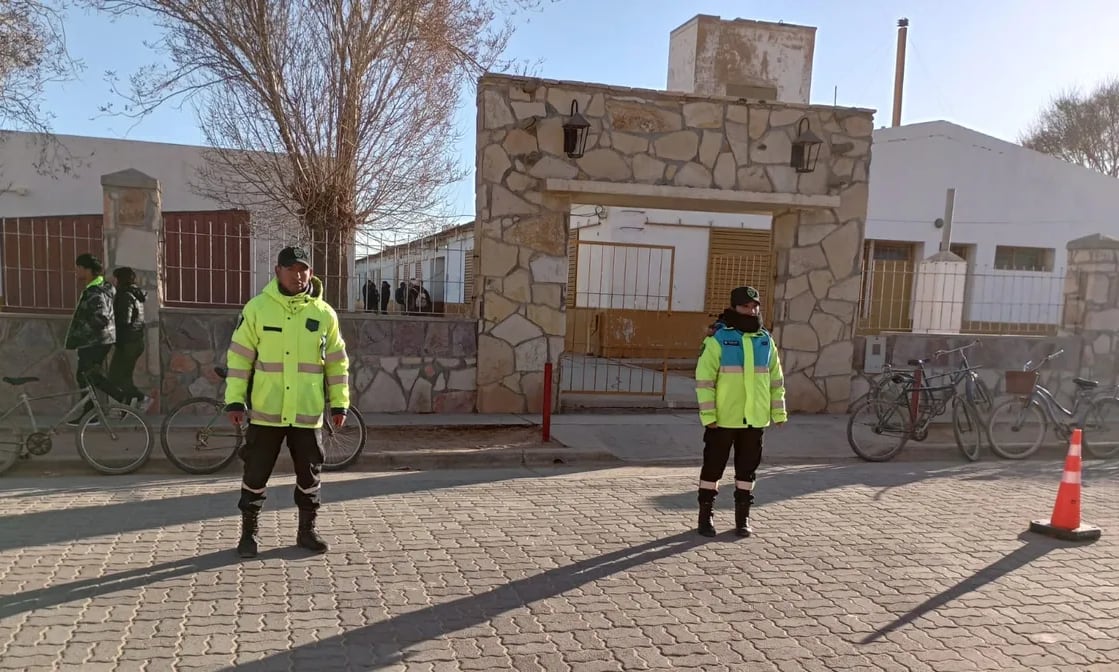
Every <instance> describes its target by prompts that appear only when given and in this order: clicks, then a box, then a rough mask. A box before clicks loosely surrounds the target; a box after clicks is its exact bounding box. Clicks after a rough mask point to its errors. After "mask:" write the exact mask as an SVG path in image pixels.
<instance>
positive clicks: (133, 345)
mask: <svg viewBox="0 0 1119 672" xmlns="http://www.w3.org/2000/svg"><path fill="white" fill-rule="evenodd" d="M143 354H144V341H143V339H140V340H135V341H124V342H119V341H118V342H117V344H116V346H115V347H114V348H113V359H112V361H111V362H110V363H109V382H111V383H112V384H113V386H114V387H115V388H116V389H117V390H119V391H120V393H121V395H122V396H124V397H127V399H121V401H123V402H125V403H128V402H130V401H133V400H137V399H143V398H144V393H143V392H141V391H140V389H139V388H137V387H136V385H135V384H134V383H133V382H132V376H133V373H135V371H136V362H137V361H138V360H139V359H140V356H141V355H143Z"/></svg>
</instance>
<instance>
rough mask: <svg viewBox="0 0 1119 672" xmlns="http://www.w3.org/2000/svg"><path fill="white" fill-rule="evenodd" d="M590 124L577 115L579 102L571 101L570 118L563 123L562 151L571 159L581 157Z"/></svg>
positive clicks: (584, 118)
mask: <svg viewBox="0 0 1119 672" xmlns="http://www.w3.org/2000/svg"><path fill="white" fill-rule="evenodd" d="M590 128H591V122H589V121H587V119H586V117H584V116H583V115H581V114H579V101H577V100H573V101H571V116H570V117H569V118H568V120H567V121H565V122H563V151H564V152H566V153H567V155H568V156H569V157H571V158H573V159H577V158H579V157H581V156H583V150H585V149H586V148H587V135H588V131H590Z"/></svg>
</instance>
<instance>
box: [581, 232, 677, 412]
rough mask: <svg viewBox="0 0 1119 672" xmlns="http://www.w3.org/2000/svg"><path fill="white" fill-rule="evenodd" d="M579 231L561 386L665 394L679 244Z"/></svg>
mask: <svg viewBox="0 0 1119 672" xmlns="http://www.w3.org/2000/svg"><path fill="white" fill-rule="evenodd" d="M572 234H573V235H572V240H571V243H570V245H569V249H568V263H569V264H570V268H569V272H568V288H567V337H566V342H565V347H564V355H563V357H562V358H561V360H560V392H561V393H563V394H594V395H607V394H620V395H641V396H655V397H660V398H661V399H664V398H665V394H666V389H667V382H668V358H667V353H668V345H669V343H668V340H667V339H666V338H665V337H664V335H663V329H658V325H662V326H663V322H664V320H665V319H667V318H668V317H669V316H670V315H671V313H672V285H673V277H674V275H675V270H676V248H675V247H673V246H671V245H638V244H632V243H610V242H595V241H585V240H578V238H577V237H576V235H575V234H576V232H575V231H573V232H572Z"/></svg>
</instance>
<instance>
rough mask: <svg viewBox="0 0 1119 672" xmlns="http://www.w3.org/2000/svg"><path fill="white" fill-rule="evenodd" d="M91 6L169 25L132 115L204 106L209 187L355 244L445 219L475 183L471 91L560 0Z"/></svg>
mask: <svg viewBox="0 0 1119 672" xmlns="http://www.w3.org/2000/svg"><path fill="white" fill-rule="evenodd" d="M83 1H84V2H86V3H87V4H90V5H92V6H94V7H97V8H99V9H101V10H104V11H107V12H112V13H114V14H123V13H130V12H141V13H146V14H147V15H149V16H152V17H153V18H154V20H155V22H156V24H157V25H158V26H159V27H160V28H161V29H162V30H163V32H164V38H163V40H162V41H161V42H160V43H159V44H157V45H154V46H155V48H156V49H157V51H159V52H162V53H163V54H164V55H165V56H166V57H167V64H166V65H165V66H162V67H157V66H152V67H149V68H144V69H141V70H139V71H137V72H136V73H134V74H133V75H132V77H131V78H130V82H129V83H130V87H129V90H128V93H127V96H126V106H125V108H124V110H123V111H122V112H121V114H124V115H131V116H137V117H143V116H144V115H147V114H149V113H150V112H151V111H153V110H155V109H156V108H158V107H159V106H161V105H164V104H166V103H167V102H169V101H172V100H176V99H179V100H180V101H182V102H189V103H190V104H192V105H194V107H195V109H196V111H197V114H198V121H199V125H200V127H201V130H202V133H203V136H204V138H205V140H206V142H207V144H208V145H210V146H212V147H213V149H212V150H211V151H209V152H207V161H206V164H207V165H206V167H205V168H204V169H202V170H201V171H200V173H199V175H198V179H197V180H196V183H195V187H196V189H197V190H198V191H200V192H201V193H202V194H204V195H207V196H209V197H210V198H213V199H215V200H217V201H219V202H223V203H225V204H227V205H229V206H232V207H241V208H246V209H250V210H252V211H253V212H254V219H255V220H257V222H258V223H259V222H260V220H261V219H264V220H266V221H268V222H270V223H280V222H285V221H286V222H290V221H296V222H298V223H299V224H300V225H302V226H303V227H304V228H305V229H306V230H307V231H308V232H310V233H312V234H329V235H330V236H334V237H335V238H336V239H337V243H338V244H339V245H348V244H349V243H350V242H352V240H353V238H354V235H355V234H356V233H357V232H358V231H359V230H386V229H394V228H406V227H409V226H413V225H417V224H420V223H422V222H423V223H426V222H428V221H430V219H429V218H428V217H427V216H426V215H425V214H420V213H430V212H432V211H435V210H437V209H438V205H439V204H440V201H441V198H440V197H441V196H442V194H443V192H444V190H445V189H446V187H448V186H449V185H451V184H453V183H455V182H456V181H458V180H459V179H461V178H462V177H463V176H464V175H465V174H466V173H465V171H464V170H463V168H462V167H461V166H459V165H457V161H456V157H455V154H454V151H453V150H454V146H455V141H456V139H457V138H456V136H455V132H454V126H453V118H454V114H455V111H456V108H457V106H458V103H459V100H460V96H461V94H462V93H463V91H464V89H468V88H469V87H468V86H465V85H473V84H474V82H475V81H476V77H477V75H479V74H480V73H481V72H483V71H485V70H492V69H503V68H505V67H508V64H506V63H503V62H502V61H501V58H500V57H501V54H502V52H503V51H504V49H505V47H506V45H507V43H508V40H509V38H510V36H511V34H512V29H513V27H512V21H511V15H512V14H513V13H515V12H517V11H522V10H526V9H532V8H535V7H538V6H539V5H540V4H541V3H543V2H548V1H555V0H363V1H356V0H237V1H236V2H230V1H229V0H83ZM110 111H111V110H110ZM262 212H263V213H267V214H266V215H265V216H263V217H262V216H261V214H260V213H262ZM314 237H315V238H316V239H317V238H318V237H319V236H317V235H315V236H314ZM331 256H333V258H339V257H341V256H342V255H338V254H334V255H331ZM324 270H326V269H324ZM328 272H329V271H328Z"/></svg>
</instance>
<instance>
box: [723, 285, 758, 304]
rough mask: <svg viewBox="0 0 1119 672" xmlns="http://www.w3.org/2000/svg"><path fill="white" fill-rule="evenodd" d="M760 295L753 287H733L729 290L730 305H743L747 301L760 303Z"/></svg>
mask: <svg viewBox="0 0 1119 672" xmlns="http://www.w3.org/2000/svg"><path fill="white" fill-rule="evenodd" d="M761 302H762V300H761V295H760V294H758V290H756V289H754V288H753V287H735V288H734V289H732V290H730V305H731V307H732V308H733V307H735V306H745V305H746V304H748V303H759V304H760V303H761Z"/></svg>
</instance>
